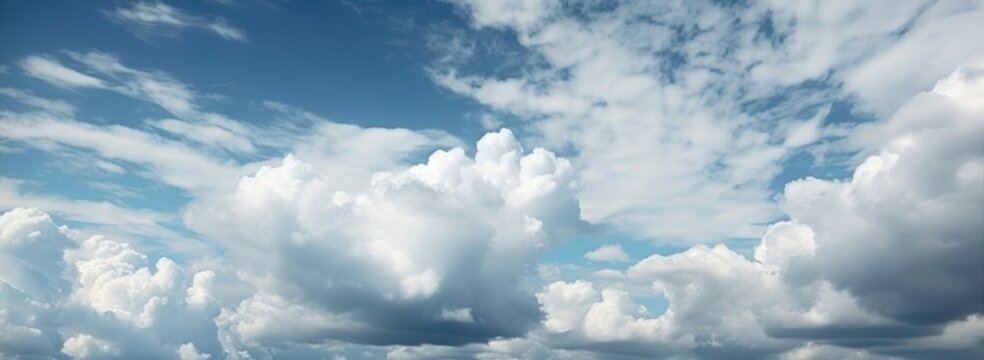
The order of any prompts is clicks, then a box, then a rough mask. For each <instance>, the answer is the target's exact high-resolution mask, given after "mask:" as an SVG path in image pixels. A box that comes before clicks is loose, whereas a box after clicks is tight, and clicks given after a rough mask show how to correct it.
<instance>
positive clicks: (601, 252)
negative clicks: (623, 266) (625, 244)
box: [584, 244, 630, 262]
mask: <svg viewBox="0 0 984 360" xmlns="http://www.w3.org/2000/svg"><path fill="white" fill-rule="evenodd" d="M584 258H585V259H588V260H591V261H598V262H628V261H629V260H630V259H629V254H626V253H625V250H622V245H618V244H614V245H612V244H609V245H602V246H601V247H599V248H597V249H594V250H591V251H589V252H588V253H586V254H584Z"/></svg>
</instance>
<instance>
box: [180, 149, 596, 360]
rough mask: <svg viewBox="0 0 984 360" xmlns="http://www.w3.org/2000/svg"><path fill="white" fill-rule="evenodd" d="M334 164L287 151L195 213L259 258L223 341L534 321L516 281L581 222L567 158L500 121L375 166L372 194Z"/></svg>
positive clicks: (356, 337)
mask: <svg viewBox="0 0 984 360" xmlns="http://www.w3.org/2000/svg"><path fill="white" fill-rule="evenodd" d="M330 175H331V174H322V173H320V172H319V170H318V169H317V168H314V167H313V166H311V165H309V164H307V163H304V162H302V161H301V160H300V159H298V158H295V157H294V156H287V157H286V158H285V159H284V160H283V162H282V163H281V164H279V165H277V166H272V167H264V168H262V169H260V170H259V171H258V172H257V173H256V174H255V175H254V176H250V177H246V178H243V179H242V180H241V181H240V182H239V186H238V187H237V189H236V190H235V191H234V192H232V193H229V194H222V195H218V196H215V197H210V198H204V199H201V200H199V201H197V202H196V203H194V204H193V205H192V206H191V207H190V209H189V210H188V212H187V215H186V222H187V224H188V225H189V226H190V227H191V228H192V229H195V230H196V231H199V232H200V233H202V234H204V235H205V236H207V237H208V238H209V239H211V240H213V241H215V242H217V243H219V244H222V245H223V246H224V247H226V248H227V249H229V256H231V259H233V261H235V262H237V263H242V264H252V265H251V266H247V267H243V268H242V269H241V270H240V272H241V275H242V276H243V277H244V278H246V279H247V280H248V281H249V282H250V283H252V284H253V285H254V286H256V287H258V288H259V289H260V293H259V294H257V295H256V296H254V297H252V298H250V299H247V300H245V301H243V302H242V303H241V304H239V306H238V307H236V308H235V309H227V310H224V311H223V315H222V316H221V317H220V319H221V321H219V323H220V327H221V328H222V329H223V330H222V331H223V334H226V335H224V336H223V339H224V340H223V344H225V345H226V346H227V351H229V352H230V353H238V352H239V351H247V352H249V353H251V354H255V353H257V352H262V351H263V350H262V346H264V345H266V346H274V345H277V344H278V342H298V343H304V342H318V341H323V340H325V339H330V338H336V339H344V340H347V341H353V342H361V343H369V344H377V343H421V342H428V343H447V344H457V343H464V342H472V341H478V340H484V339H488V338H490V337H494V336H519V335H522V333H523V332H524V330H525V329H526V328H527V327H528V326H529V325H530V324H531V323H535V322H536V321H538V320H539V317H540V314H539V312H538V311H537V307H536V302H535V299H533V297H532V296H530V295H529V294H528V293H525V292H524V291H522V290H521V289H520V288H519V280H520V278H521V277H522V276H524V275H525V274H527V273H528V272H529V271H530V270H531V268H532V265H533V264H534V263H535V261H536V256H537V254H538V253H539V252H540V251H542V250H543V249H544V248H545V247H546V246H548V245H549V243H550V242H551V241H553V240H555V237H554V236H553V235H555V234H558V233H561V232H563V231H564V230H565V228H566V227H570V226H571V225H575V224H576V222H577V214H578V211H577V205H576V202H575V201H574V200H573V196H572V195H571V190H570V178H571V166H570V164H569V163H568V162H567V161H566V160H564V159H562V158H558V157H556V156H555V155H554V154H552V153H550V152H548V151H545V150H542V149H534V150H533V151H530V152H528V153H526V154H524V151H523V149H522V148H521V147H520V145H519V143H518V142H517V141H516V139H515V138H514V137H513V135H512V133H511V132H510V131H509V130H502V131H500V132H497V133H490V134H488V135H486V136H484V137H483V138H482V139H481V140H480V141H479V142H478V145H477V152H476V154H475V156H474V158H472V157H469V156H467V155H466V154H465V151H464V150H463V149H461V148H455V149H452V150H449V151H437V152H435V153H434V154H433V155H431V156H430V158H429V159H428V161H427V162H426V163H423V164H419V165H415V166H412V167H410V168H408V169H405V170H401V171H396V172H384V173H378V174H376V175H375V176H373V178H372V184H371V187H370V188H369V189H368V191H367V192H365V193H348V192H344V191H339V190H337V187H336V186H335V185H334V184H332V182H331V181H330V179H331V176H330ZM220 209H222V210H221V211H220ZM219 213H221V214H223V215H222V216H215V214H219ZM261 314H266V315H261ZM301 318H306V319H309V320H305V321H300V320H297V321H291V320H288V319H301ZM314 319H322V320H324V321H315V320H314ZM298 324H304V325H303V326H301V325H298ZM421 326H423V327H426V328H429V329H431V330H430V331H429V332H427V333H421V332H417V331H414V330H413V329H419V328H420V327H421ZM287 328H289V329H290V330H289V331H288V330H286V329H287ZM250 346H259V347H252V348H251V347H250ZM241 347H242V348H241Z"/></svg>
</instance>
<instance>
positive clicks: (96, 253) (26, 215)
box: [0, 208, 219, 358]
mask: <svg viewBox="0 0 984 360" xmlns="http://www.w3.org/2000/svg"><path fill="white" fill-rule="evenodd" d="M66 234H67V232H66V230H65V229H64V228H59V227H57V226H56V225H55V224H54V223H53V222H52V220H51V218H50V217H49V216H48V215H47V214H45V213H44V212H41V211H39V210H36V209H25V208H16V209H13V210H11V211H8V212H6V213H4V214H3V215H0V245H2V246H0V259H2V260H3V261H2V262H0V263H2V264H3V266H2V267H0V305H2V306H0V309H2V310H0V329H2V330H3V331H2V333H3V335H2V336H0V355H4V356H13V357H18V356H28V355H31V356H42V357H55V358H59V357H61V356H60V355H59V354H65V355H68V356H71V357H73V358H107V357H151V358H165V357H168V355H166V354H173V353H174V349H177V348H178V345H179V344H183V343H188V342H189V341H194V342H197V343H199V344H201V345H202V346H206V347H208V348H209V349H210V350H212V351H215V350H217V349H218V346H219V345H218V343H217V340H216V339H215V338H214V336H212V338H211V339H210V338H209V336H207V335H203V333H204V334H208V333H209V324H212V318H213V317H214V316H215V315H217V313H218V309H217V308H216V306H215V305H214V304H212V303H208V302H204V300H200V299H207V298H210V297H211V294H210V293H209V288H208V286H207V284H206V283H207V278H208V275H207V274H210V272H208V271H203V272H198V273H196V274H195V276H194V280H193V281H192V280H191V279H189V277H188V276H186V274H185V272H184V270H183V269H182V268H181V267H179V266H178V265H177V264H176V263H175V262H174V261H172V260H170V259H168V258H160V259H158V260H157V261H156V264H155V265H154V266H153V267H150V266H148V259H147V256H146V255H145V254H143V253H141V252H139V251H137V250H135V249H134V248H133V247H132V246H131V245H130V244H128V243H123V242H118V241H114V240H108V239H105V238H102V237H99V236H95V237H91V238H89V239H87V240H85V241H83V242H81V243H78V242H76V241H75V240H73V239H71V238H69V237H68V236H67V235H66ZM203 279H206V280H203ZM189 282H190V283H191V284H189ZM189 285H190V286H189ZM186 293H188V294H192V295H194V296H190V297H189V298H188V299H187V300H186V295H185V294H186ZM212 327H213V328H214V325H212ZM211 333H212V334H213V335H214V334H215V331H214V330H211Z"/></svg>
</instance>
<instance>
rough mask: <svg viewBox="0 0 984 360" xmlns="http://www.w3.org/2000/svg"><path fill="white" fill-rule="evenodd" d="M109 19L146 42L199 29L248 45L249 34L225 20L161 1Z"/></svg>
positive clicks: (111, 13)
mask: <svg viewBox="0 0 984 360" xmlns="http://www.w3.org/2000/svg"><path fill="white" fill-rule="evenodd" d="M105 14H106V16H107V17H108V18H109V19H110V20H112V21H114V22H116V23H118V24H120V25H122V26H124V27H126V28H127V30H129V31H130V32H132V33H133V34H134V35H136V36H137V37H139V38H142V39H149V38H152V37H156V36H176V35H177V34H178V33H180V32H181V31H184V30H186V29H199V30H204V31H208V32H211V33H213V34H215V35H218V36H219V37H221V38H223V39H226V40H230V41H240V42H245V41H247V40H248V38H247V36H246V31H245V30H243V29H240V28H238V27H235V26H233V25H232V24H230V23H229V21H228V20H226V19H225V18H222V17H207V16H202V15H195V14H192V13H190V12H188V11H185V10H183V9H180V8H177V7H174V6H171V5H168V4H165V3H163V2H160V1H140V2H135V3H132V4H130V6H121V7H117V8H115V9H112V10H107V11H105Z"/></svg>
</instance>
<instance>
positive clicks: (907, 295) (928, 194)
mask: <svg viewBox="0 0 984 360" xmlns="http://www.w3.org/2000/svg"><path fill="white" fill-rule="evenodd" d="M979 69H981V66H980V65H979V64H976V63H972V64H969V65H968V66H967V67H964V68H961V69H959V70H957V71H956V72H954V73H953V75H951V76H950V77H948V78H946V79H944V80H942V81H940V82H939V83H938V84H937V86H936V87H935V88H934V90H933V91H930V92H926V93H923V94H920V95H918V96H916V97H914V98H913V99H912V100H910V101H909V102H908V103H907V104H906V105H904V106H903V107H902V108H900V110H899V111H898V112H896V114H895V115H894V116H893V117H892V118H891V119H889V120H887V121H885V122H881V123H873V124H870V125H865V126H864V127H862V128H860V129H859V130H858V132H857V133H856V134H857V135H856V136H859V137H862V138H866V137H867V136H875V134H877V135H878V136H880V137H881V138H882V140H881V141H875V140H874V139H871V138H867V139H868V140H869V141H868V143H869V144H872V145H874V146H877V147H878V148H880V149H879V150H878V151H876V152H875V153H874V154H872V155H871V156H869V157H868V158H867V159H866V160H864V161H863V162H862V163H861V164H860V165H858V166H857V168H856V170H855V172H854V174H853V176H852V177H851V179H849V180H847V181H839V180H820V179H815V178H807V179H802V180H798V181H794V182H791V183H789V184H788V185H787V186H786V189H785V192H784V195H783V200H782V201H783V208H784V209H785V211H786V212H787V213H788V214H789V216H790V217H791V220H789V221H784V222H779V223H776V224H773V225H771V226H770V227H769V228H768V230H767V231H766V232H765V235H764V236H763V237H762V238H761V241H760V242H759V244H758V245H757V246H756V247H755V249H754V256H753V258H752V259H749V258H746V257H745V256H742V255H740V254H739V253H738V252H735V251H734V250H732V249H729V248H728V247H726V246H724V245H717V246H714V247H708V246H704V245H698V246H694V247H691V248H690V249H688V250H686V251H684V252H681V253H677V254H672V255H666V256H664V255H653V256H651V257H648V258H646V259H643V260H641V261H639V262H638V263H637V264H635V265H633V266H631V267H630V268H629V269H627V270H626V271H624V272H621V273H617V275H614V276H616V277H618V278H619V279H620V282H621V283H631V282H635V281H641V282H643V283H648V284H650V286H651V288H652V290H654V291H655V292H657V293H658V294H660V295H661V296H663V297H665V298H666V299H667V301H668V302H669V306H668V308H667V309H666V311H665V312H663V313H662V314H659V315H654V314H649V313H648V312H647V311H645V309H644V308H643V307H642V306H641V305H638V304H636V303H635V302H633V299H632V294H630V293H629V292H628V291H626V290H623V289H621V288H620V285H619V283H614V284H611V285H605V286H604V287H602V288H601V289H600V290H599V287H600V286H595V285H593V284H591V283H589V282H585V281H582V280H578V281H576V282H573V283H570V282H557V283H553V284H551V285H549V286H546V287H544V288H543V289H542V291H541V292H540V293H538V295H537V298H538V299H539V301H540V303H541V306H542V308H543V310H544V312H545V313H546V320H545V321H544V327H545V328H546V329H547V330H549V331H550V332H552V333H554V335H551V336H553V337H554V338H556V339H562V338H563V337H561V336H560V335H557V334H558V333H565V334H568V335H566V336H579V337H580V338H581V339H583V340H582V341H583V342H594V343H596V344H597V345H596V346H595V347H594V348H595V349H599V351H605V350H608V351H611V348H607V349H606V348H605V344H611V343H612V342H630V343H632V344H635V348H644V344H648V345H650V346H652V345H653V344H660V346H661V347H663V348H664V349H665V348H676V352H691V353H693V354H695V355H697V356H698V357H714V356H716V355H715V354H717V355H723V354H729V355H728V356H729V357H743V356H748V357H762V356H767V355H768V356H781V357H782V358H789V359H799V358H803V359H812V358H868V357H872V356H885V357H892V356H902V357H914V358H922V357H927V358H932V357H953V358H972V357H973V354H979V353H980V352H981V351H984V349H982V348H981V347H980V343H979V342H978V343H974V342H973V341H980V340H981V337H980V336H979V334H978V336H976V337H973V339H976V340H970V338H967V337H966V336H967V334H969V332H968V331H969V329H971V328H974V327H975V326H977V325H976V324H978V323H979V319H980V316H981V314H982V313H984V308H982V306H984V296H982V294H984V288H982V287H981V286H982V284H984V270H982V269H984V263H982V259H981V257H980V256H979V255H980V253H981V252H982V251H984V242H982V241H981V239H982V238H984V225H982V224H981V222H980V221H979V218H980V217H981V215H982V214H984V189H982V188H981V186H980V185H981V184H982V183H984V172H981V171H978V170H977V169H979V168H980V166H981V164H982V163H984V158H982V154H984V147H982V146H984V145H982V144H984V122H982V121H981V119H984V116H982V115H984V101H982V100H984V99H982V98H981V95H980V94H984V87H981V85H982V84H984V82H982V81H981V77H980V75H978V74H980V72H979ZM917 264H918V265H917ZM608 276H609V277H610V276H613V275H612V274H611V273H609V275H608ZM629 289H633V291H634V292H635V293H636V294H637V295H645V294H646V293H645V292H644V291H643V292H640V291H638V290H635V288H629ZM599 294H600V295H599ZM570 334H573V335H570ZM944 339H946V340H944ZM553 341H558V342H559V341H560V340H553ZM958 344H959V345H958ZM851 348H858V349H859V350H850V349H851ZM622 349H623V350H624V351H630V350H631V349H633V347H632V346H624V347H623V348H622ZM620 351H622V350H620Z"/></svg>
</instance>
